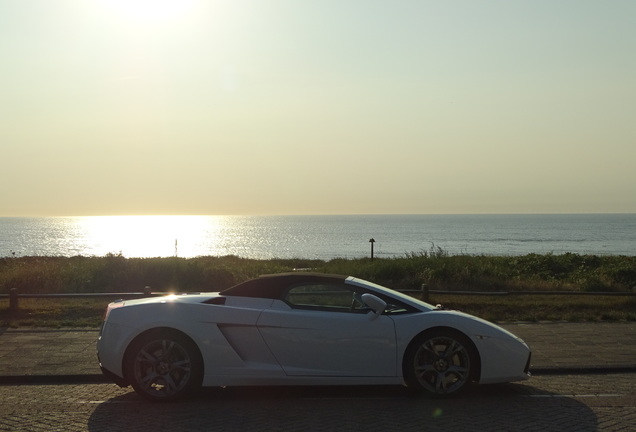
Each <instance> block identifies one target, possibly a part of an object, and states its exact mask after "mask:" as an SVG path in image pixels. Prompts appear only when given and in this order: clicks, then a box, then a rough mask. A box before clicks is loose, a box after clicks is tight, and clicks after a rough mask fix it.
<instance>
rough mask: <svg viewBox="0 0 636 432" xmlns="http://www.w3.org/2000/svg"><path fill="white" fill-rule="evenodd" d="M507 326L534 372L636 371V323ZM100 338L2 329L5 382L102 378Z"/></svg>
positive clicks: (86, 332) (0, 360)
mask: <svg viewBox="0 0 636 432" xmlns="http://www.w3.org/2000/svg"><path fill="white" fill-rule="evenodd" d="M503 327H504V328H506V329H508V330H510V331H512V332H513V333H515V334H516V335H518V336H520V337H522V338H523V339H524V340H525V341H526V342H528V344H529V345H530V347H531V348H532V368H531V370H532V371H533V372H534V373H539V372H541V373H543V372H546V371H547V372H557V373H564V372H568V371H569V372H573V371H580V370H583V369H599V368H601V369H615V370H616V369H618V370H620V369H622V370H623V371H624V370H626V369H631V370H636V322H625V323H543V324H519V323H516V324H504V325H503ZM97 337H98V331H97V330H95V329H62V330H51V329H0V382H7V381H11V380H12V379H15V378H16V377H17V378H20V377H36V378H37V377H42V376H47V377H60V376H61V377H72V376H74V377H77V376H80V377H88V378H90V377H91V376H92V377H94V378H95V379H98V378H99V377H100V376H101V372H100V370H99V365H98V364H97V358H96V355H95V341H96V340H97ZM7 378H9V379H7ZM35 381H37V380H35Z"/></svg>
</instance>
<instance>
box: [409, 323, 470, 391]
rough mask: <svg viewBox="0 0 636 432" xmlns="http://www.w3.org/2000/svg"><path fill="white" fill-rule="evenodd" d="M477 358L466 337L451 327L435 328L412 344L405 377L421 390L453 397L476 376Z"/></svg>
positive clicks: (411, 385)
mask: <svg viewBox="0 0 636 432" xmlns="http://www.w3.org/2000/svg"><path fill="white" fill-rule="evenodd" d="M477 361H478V360H477V354H476V352H475V349H474V347H473V345H472V343H471V342H470V340H469V339H468V338H467V337H466V336H464V335H463V334H461V333H459V332H457V331H453V330H451V329H439V330H432V331H428V332H425V333H423V334H421V335H419V336H418V337H417V338H415V340H414V341H413V342H412V343H411V344H410V345H409V348H408V349H407V351H406V353H405V356H404V378H405V380H406V384H407V386H408V387H409V388H411V389H413V390H415V391H416V392H417V393H425V394H429V395H433V396H437V397H445V396H452V395H455V394H458V393H460V392H461V391H463V390H464V389H465V388H466V387H467V386H468V385H469V384H470V383H471V381H472V380H473V379H474V376H475V371H476V368H477Z"/></svg>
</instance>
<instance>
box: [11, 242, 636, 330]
mask: <svg viewBox="0 0 636 432" xmlns="http://www.w3.org/2000/svg"><path fill="white" fill-rule="evenodd" d="M294 269H310V270H311V271H316V272H321V273H336V274H346V275H354V276H357V277H360V278H363V279H367V280H370V281H373V282H376V283H379V284H381V285H385V286H388V287H391V288H394V289H398V290H419V289H420V287H421V286H422V284H426V285H427V286H428V288H429V289H430V290H443V291H448V292H453V291H505V292H518V291H574V292H604V293H612V292H633V291H634V290H636V257H628V256H596V255H577V254H563V255H552V254H547V255H538V254H530V255H525V256H515V257H505V256H504V257H501V256H473V255H459V256H449V255H448V254H446V253H445V252H444V251H443V250H441V249H432V250H431V251H430V252H425V253H419V254H408V255H405V256H403V257H399V258H390V259H375V260H371V259H368V258H362V259H334V260H330V261H323V260H308V259H271V260H253V259H244V258H239V257H236V256H225V257H197V258H189V259H186V258H178V257H170V258H125V257H123V256H120V255H107V256H105V257H82V256H77V257H70V258H67V257H39V256H38V257H8V258H2V259H0V294H7V293H8V292H9V290H10V289H11V288H16V289H18V291H19V292H21V293H32V294H51V293H100V292H108V293H111V292H112V293H130V292H140V291H142V289H143V288H144V287H145V286H151V287H152V290H153V291H170V292H196V291H219V290H222V289H224V288H227V287H230V286H232V285H234V284H236V283H239V282H242V281H244V280H246V279H250V278H253V277H256V276H259V275H261V274H268V273H281V272H288V271H293V270H294ZM415 295H416V294H415ZM114 299H115V298H113V300H114ZM108 301H109V300H108V299H68V298H67V299H20V310H19V311H18V312H17V313H13V314H10V313H9V310H8V305H9V302H8V299H6V298H4V299H0V326H18V325H19V326H26V325H31V326H55V327H59V326H97V325H99V321H100V319H101V315H102V312H103V309H104V307H105V305H106V303H108ZM429 301H430V302H431V303H442V304H444V305H445V306H446V307H449V308H453V309H460V310H463V311H465V312H468V313H473V314H476V315H479V316H482V317H484V318H486V319H489V320H493V321H517V320H524V321H538V320H567V321H584V320H636V298H634V297H613V296H609V295H608V296H576V297H574V296H497V297H491V296H489V297H484V296H456V295H441V294H435V295H432V296H431V298H430V300H429Z"/></svg>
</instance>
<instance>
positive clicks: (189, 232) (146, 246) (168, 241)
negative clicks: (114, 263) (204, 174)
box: [82, 216, 223, 258]
mask: <svg viewBox="0 0 636 432" xmlns="http://www.w3.org/2000/svg"><path fill="white" fill-rule="evenodd" d="M82 225H83V230H84V232H85V234H84V235H85V236H86V237H87V238H88V239H89V241H90V242H91V243H92V245H93V248H94V249H93V252H94V254H95V255H106V254H109V253H111V254H122V255H123V256H125V257H140V258H152V257H159V256H164V257H165V256H179V257H184V258H185V257H187V258H190V257H193V256H199V255H208V254H214V252H215V251H214V250H211V249H207V248H204V246H203V245H202V244H201V242H202V239H201V233H207V235H211V236H212V237H213V238H214V237H217V236H218V235H219V232H220V231H221V230H222V229H223V218H222V217H213V216H87V217H84V218H82Z"/></svg>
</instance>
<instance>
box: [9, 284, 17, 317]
mask: <svg viewBox="0 0 636 432" xmlns="http://www.w3.org/2000/svg"><path fill="white" fill-rule="evenodd" d="M17 311H18V289H17V288H11V289H10V290H9V312H11V313H15V312H17Z"/></svg>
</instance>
